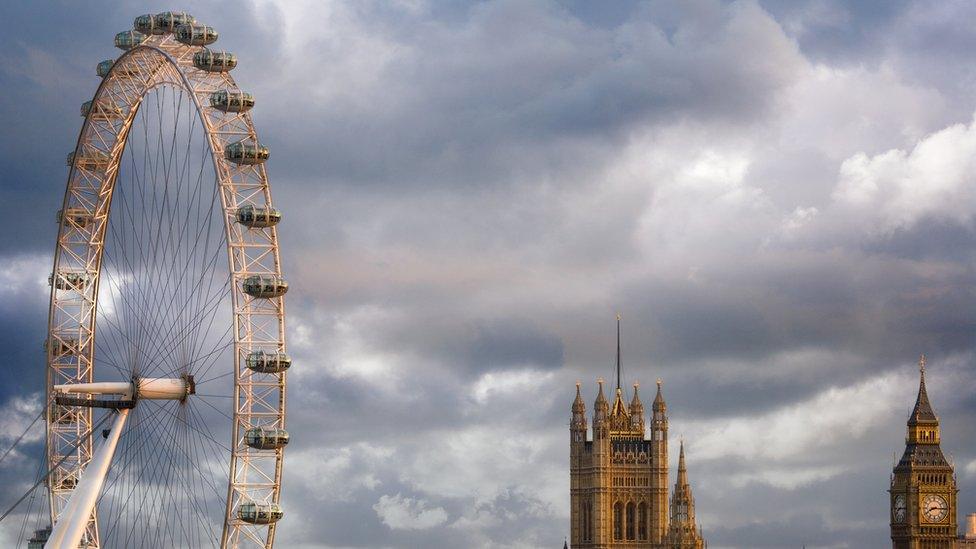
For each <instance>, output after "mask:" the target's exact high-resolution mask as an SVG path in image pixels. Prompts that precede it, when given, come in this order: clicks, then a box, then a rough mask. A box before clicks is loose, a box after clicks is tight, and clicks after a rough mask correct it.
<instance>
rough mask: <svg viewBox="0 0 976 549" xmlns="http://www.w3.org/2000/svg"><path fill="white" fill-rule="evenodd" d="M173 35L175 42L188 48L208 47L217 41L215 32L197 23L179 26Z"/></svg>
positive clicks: (211, 28)
mask: <svg viewBox="0 0 976 549" xmlns="http://www.w3.org/2000/svg"><path fill="white" fill-rule="evenodd" d="M174 34H175V35H176V39H177V40H179V41H180V42H182V43H184V44H186V45H188V46H208V45H210V44H213V43H214V42H216V41H217V31H216V30H214V28H213V27H210V26H208V25H201V24H199V23H190V24H187V25H180V26H178V27H176V32H175V33H174Z"/></svg>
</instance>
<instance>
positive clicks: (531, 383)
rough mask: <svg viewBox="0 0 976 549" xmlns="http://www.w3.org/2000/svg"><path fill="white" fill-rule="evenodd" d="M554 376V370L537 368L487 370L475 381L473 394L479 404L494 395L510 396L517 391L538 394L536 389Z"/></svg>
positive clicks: (524, 393)
mask: <svg viewBox="0 0 976 549" xmlns="http://www.w3.org/2000/svg"><path fill="white" fill-rule="evenodd" d="M554 376H555V374H554V373H553V372H540V371H537V370H508V371H504V372H487V373H485V374H483V375H482V376H481V377H480V378H478V381H476V382H475V384H474V386H473V387H472V389H471V394H472V397H474V400H475V401H476V402H478V404H485V402H487V401H488V400H490V399H491V398H493V397H498V396H509V395H512V394H515V393H519V394H523V395H526V394H536V391H537V390H538V389H539V388H540V387H542V386H544V385H547V384H548V383H549V382H550V381H551V380H552V379H553V377H554Z"/></svg>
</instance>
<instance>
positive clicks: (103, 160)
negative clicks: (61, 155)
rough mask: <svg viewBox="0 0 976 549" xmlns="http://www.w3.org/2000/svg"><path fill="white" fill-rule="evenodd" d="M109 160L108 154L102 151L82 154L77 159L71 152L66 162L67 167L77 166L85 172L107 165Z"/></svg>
mask: <svg viewBox="0 0 976 549" xmlns="http://www.w3.org/2000/svg"><path fill="white" fill-rule="evenodd" d="M109 160H110V158H109V156H108V154H106V153H104V152H102V151H95V152H93V153H88V154H83V155H81V156H79V157H77V158H75V153H74V151H72V152H70V153H68V158H67V160H66V162H67V164H68V166H77V167H79V168H85V169H86V170H94V169H98V168H101V167H104V166H106V165H108V163H109Z"/></svg>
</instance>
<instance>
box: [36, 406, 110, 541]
mask: <svg viewBox="0 0 976 549" xmlns="http://www.w3.org/2000/svg"><path fill="white" fill-rule="evenodd" d="M127 417H129V410H127V409H122V410H119V411H118V415H117V416H116V417H115V422H114V423H113V424H112V430H111V431H110V432H109V434H108V438H107V439H106V440H105V442H103V443H102V445H101V446H100V447H99V448H98V450H96V451H95V454H94V455H93V456H92V459H91V461H90V462H89V463H88V466H87V467H86V468H85V472H84V474H82V476H81V481H80V482H79V483H78V486H77V487H75V490H74V492H73V493H72V494H71V498H70V499H69V500H68V505H66V506H65V508H64V510H63V511H62V512H61V516H60V517H58V521H57V522H56V523H55V524H54V529H53V530H52V531H51V536H50V537H49V538H48V541H47V543H46V544H44V547H45V549H77V548H78V545H79V544H80V543H81V537H82V536H83V535H85V527H87V526H88V519H89V518H91V514H92V510H93V509H94V508H95V502H97V501H98V496H99V494H101V493H102V485H103V484H104V483H105V475H107V474H108V468H109V466H110V465H111V464H112V457H113V456H114V455H115V448H116V447H117V446H118V445H119V436H121V434H122V428H123V427H125V420H126V418H127Z"/></svg>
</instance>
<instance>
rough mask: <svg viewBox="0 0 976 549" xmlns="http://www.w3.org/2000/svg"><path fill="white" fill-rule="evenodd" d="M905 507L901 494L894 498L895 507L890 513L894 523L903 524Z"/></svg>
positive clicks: (903, 497)
mask: <svg viewBox="0 0 976 549" xmlns="http://www.w3.org/2000/svg"><path fill="white" fill-rule="evenodd" d="M906 510H907V507H906V506H905V496H904V495H903V494H898V495H897V496H895V506H894V509H893V510H892V513H893V515H894V517H895V522H905V511H906Z"/></svg>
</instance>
